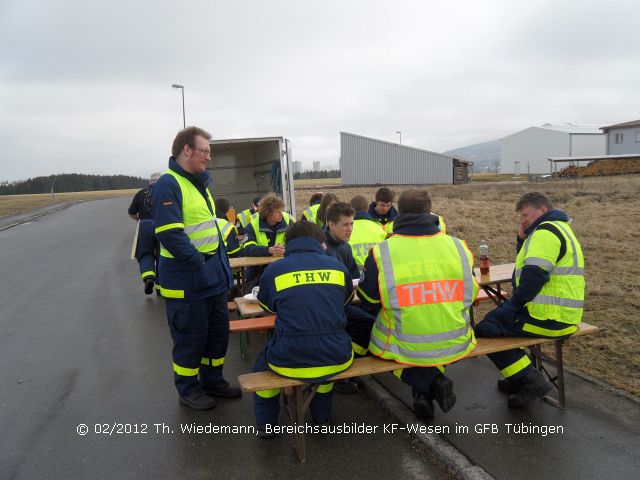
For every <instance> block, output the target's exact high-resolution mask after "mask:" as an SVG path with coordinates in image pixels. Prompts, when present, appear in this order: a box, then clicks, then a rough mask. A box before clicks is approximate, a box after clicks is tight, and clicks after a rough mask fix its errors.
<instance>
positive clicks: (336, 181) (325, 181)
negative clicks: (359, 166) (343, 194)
mask: <svg viewBox="0 0 640 480" xmlns="http://www.w3.org/2000/svg"><path fill="white" fill-rule="evenodd" d="M318 185H342V179H340V178H305V179H301V180H294V181H293V187H294V188H296V187H302V188H304V187H315V186H318Z"/></svg>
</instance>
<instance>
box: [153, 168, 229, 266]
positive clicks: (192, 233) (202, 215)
mask: <svg viewBox="0 0 640 480" xmlns="http://www.w3.org/2000/svg"><path fill="white" fill-rule="evenodd" d="M167 173H168V174H169V175H171V176H172V177H173V178H175V179H176V181H177V182H178V186H179V187H180V193H181V194H182V222H183V225H184V226H183V227H182V228H183V231H184V233H185V234H186V235H187V237H189V242H191V244H192V245H193V246H194V247H195V248H196V250H198V251H199V252H205V253H212V252H215V251H216V250H217V249H218V230H217V229H216V225H215V218H214V217H213V215H212V214H211V211H210V210H209V206H208V205H207V202H206V200H205V199H204V197H203V196H202V194H201V193H200V192H199V191H198V189H197V188H196V187H195V186H194V185H193V184H192V183H191V182H190V181H189V180H187V179H186V178H184V177H183V176H182V175H179V174H177V173H176V172H174V171H173V170H169V171H167ZM207 197H208V199H209V202H210V204H211V208H212V209H214V211H215V208H216V207H215V203H214V201H213V198H212V197H211V193H209V190H208V189H207ZM176 225H177V224H176ZM160 228H162V227H160ZM175 228H180V227H178V226H176V227H175ZM156 231H158V230H156ZM160 255H161V256H163V257H166V258H173V255H171V253H169V251H168V250H167V249H166V248H165V247H164V246H163V245H162V244H160Z"/></svg>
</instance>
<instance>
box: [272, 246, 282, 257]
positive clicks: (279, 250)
mask: <svg viewBox="0 0 640 480" xmlns="http://www.w3.org/2000/svg"><path fill="white" fill-rule="evenodd" d="M271 248H273V255H275V256H277V257H282V256H283V255H284V245H280V244H276V245H274V246H273V247H271Z"/></svg>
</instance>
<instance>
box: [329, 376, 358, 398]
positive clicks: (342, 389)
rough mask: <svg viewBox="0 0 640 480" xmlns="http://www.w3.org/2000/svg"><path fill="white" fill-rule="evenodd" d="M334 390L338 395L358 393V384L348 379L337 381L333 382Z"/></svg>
mask: <svg viewBox="0 0 640 480" xmlns="http://www.w3.org/2000/svg"><path fill="white" fill-rule="evenodd" d="M333 390H334V391H336V392H338V393H346V394H348V395H349V394H352V393H358V384H357V383H356V382H352V381H351V380H349V379H348V378H345V379H344V380H337V381H335V382H333Z"/></svg>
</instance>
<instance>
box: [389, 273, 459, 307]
mask: <svg viewBox="0 0 640 480" xmlns="http://www.w3.org/2000/svg"><path fill="white" fill-rule="evenodd" d="M396 293H397V294H398V303H399V304H400V306H401V307H408V306H411V305H425V304H428V303H443V302H460V301H462V300H463V298H464V282H463V281H462V280H439V281H435V282H419V283H409V284H405V285H398V287H396Z"/></svg>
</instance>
